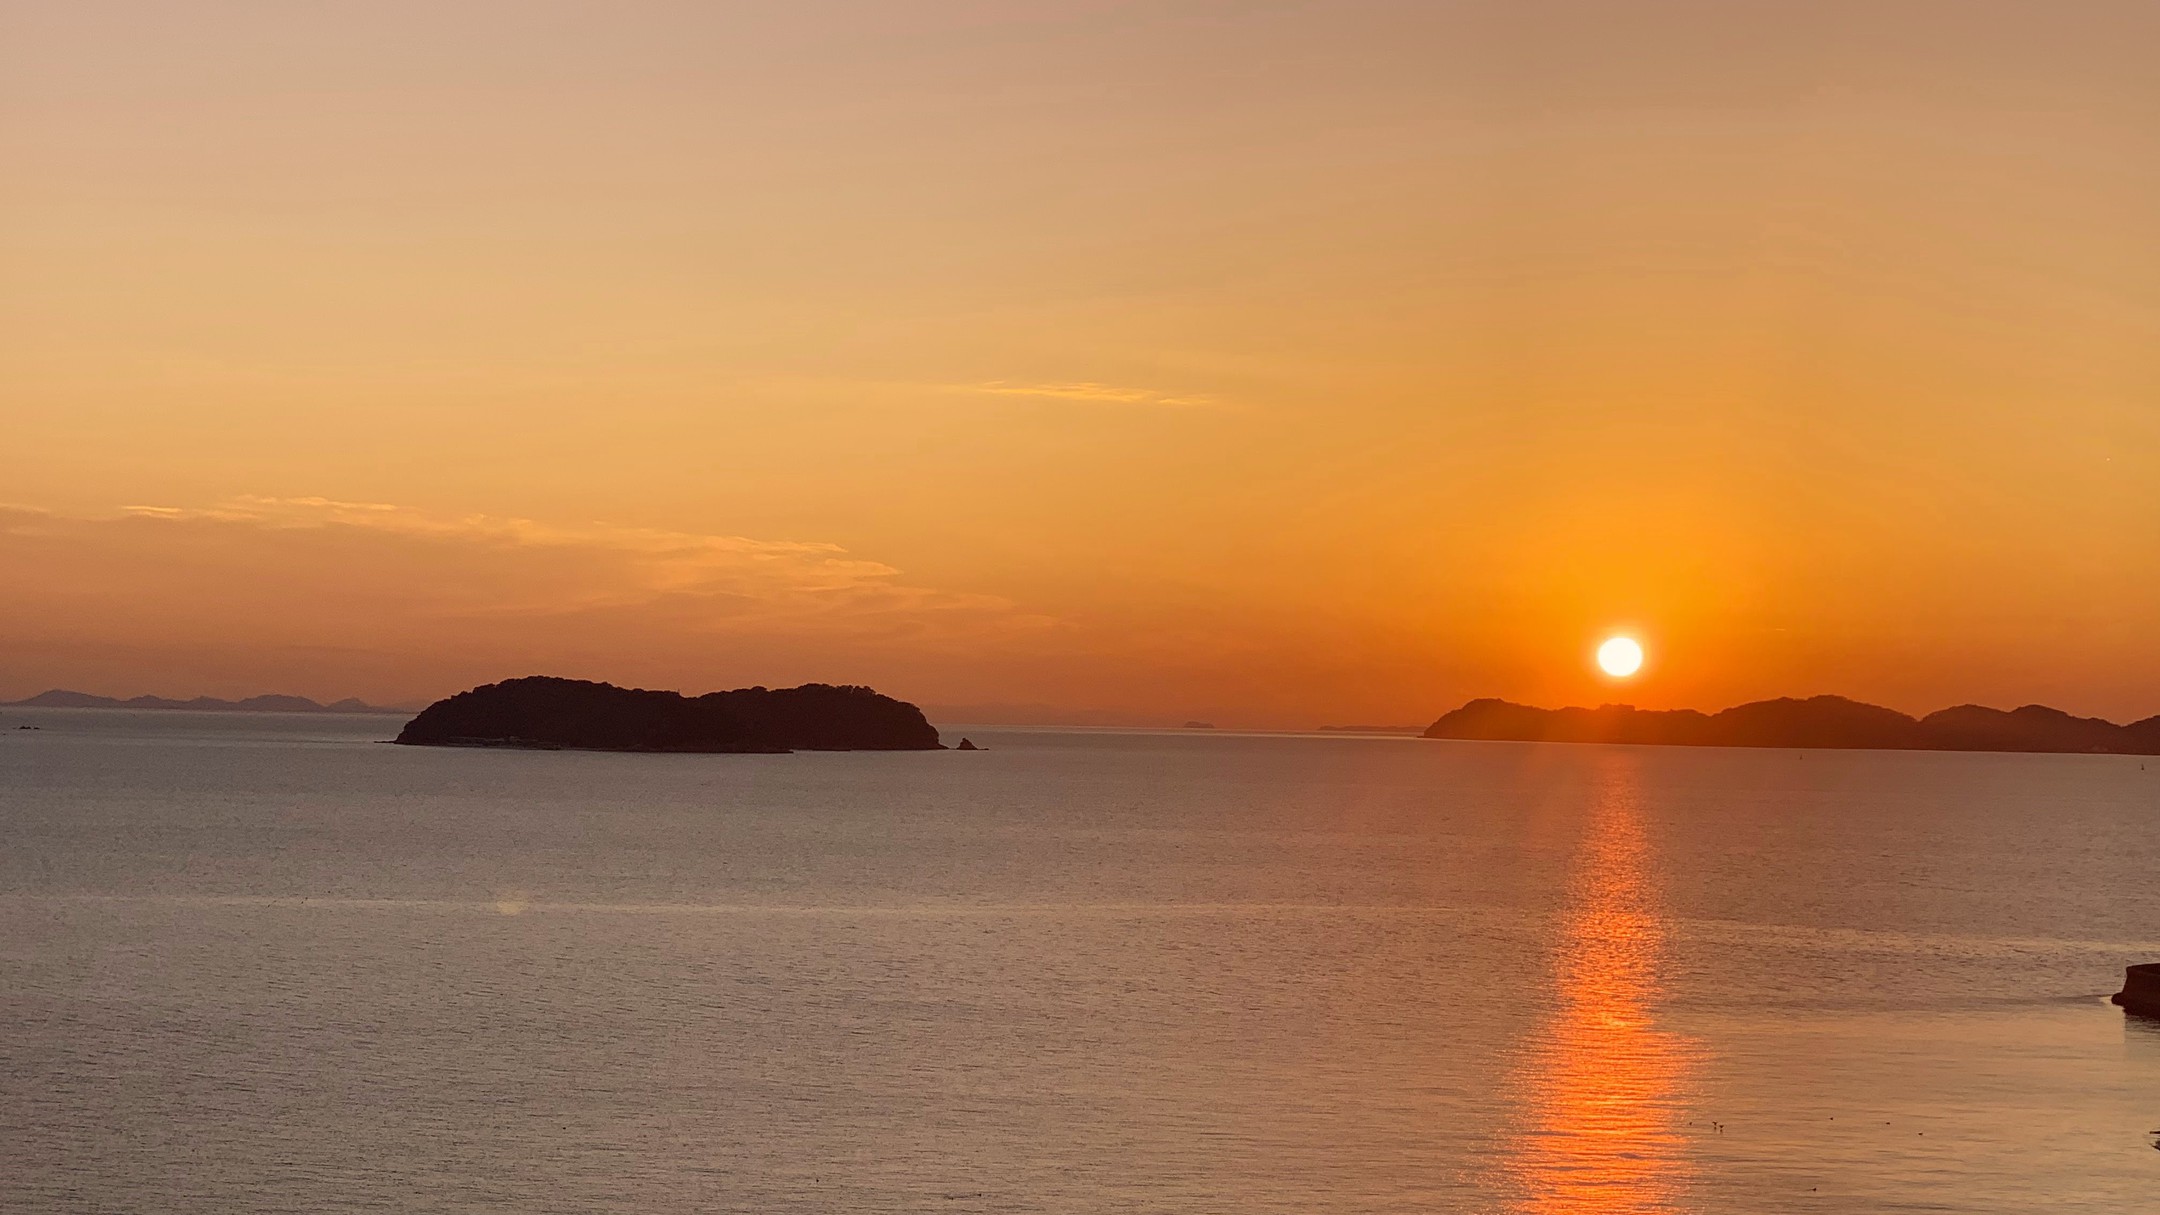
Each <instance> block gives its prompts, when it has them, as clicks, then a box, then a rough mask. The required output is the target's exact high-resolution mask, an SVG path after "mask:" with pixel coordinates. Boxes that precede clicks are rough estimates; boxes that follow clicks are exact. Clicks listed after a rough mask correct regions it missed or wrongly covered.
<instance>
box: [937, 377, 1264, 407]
mask: <svg viewBox="0 0 2160 1215" xmlns="http://www.w3.org/2000/svg"><path fill="white" fill-rule="evenodd" d="M953 387H954V388H956V389H957V390H959V391H962V392H974V393H981V394H983V395H986V396H996V397H1032V398H1035V399H1038V400H1048V401H1082V402H1088V403H1092V404H1098V405H1147V406H1157V407H1161V408H1165V409H1217V408H1221V406H1222V401H1221V400H1220V399H1219V398H1216V397H1212V396H1207V395H1205V394H1200V393H1171V392H1162V391H1158V390H1156V389H1153V388H1132V387H1126V386H1123V385H1118V384H1098V383H1096V382H1094V381H1092V380H1076V381H1071V382H1065V383H1049V384H1023V383H1015V382H1013V381H1011V380H987V381H984V382H983V383H980V384H956V385H953Z"/></svg>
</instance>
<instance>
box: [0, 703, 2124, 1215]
mask: <svg viewBox="0 0 2160 1215" xmlns="http://www.w3.org/2000/svg"><path fill="white" fill-rule="evenodd" d="M20 724H36V725H39V726H41V727H42V728H41V729H39V730H35V731H16V730H14V729H13V727H14V726H16V725H20ZM397 724H398V723H397V722H396V721H395V720H392V719H383V718H339V717H298V716H288V717H277V716H269V715H246V714H183V713H125V712H112V711H106V712H93V711H81V712H67V711H45V712H38V713H30V712H24V711H9V712H7V713H6V714H5V715H4V716H0V1145H4V1147H5V1155H6V1157H7V1167H6V1168H4V1169H0V1209H4V1210H7V1211H10V1212H14V1211H30V1212H42V1211H68V1212H73V1211H109V1210H158V1211H181V1212H197V1211H199V1212H271V1211H280V1212H282V1211H293V1210H310V1211H343V1210H355V1211H357V1210H433V1211H505V1212H508V1211H519V1212H526V1211H548V1212H553V1211H565V1212H568V1211H639V1212H663V1213H664V1212H689V1211H723V1210H756V1211H775V1212H811V1211H872V1212H876V1211H897V1212H915V1211H940V1212H967V1211H1040V1212H1072V1213H1079V1212H1103V1211H1187V1210H1206V1211H1221V1210H1241V1211H1263V1212H1352V1211H1355V1212H1371V1211H1443V1212H1451V1211H1464V1212H1483V1211H1493V1212H1541V1211H1552V1212H1560V1211H1567V1212H1591V1213H1596V1212H1651V1211H1674V1212H1733V1211H1747V1212H1786V1211H1839V1212H1849V1211H1871V1212H1873V1211H1956V1212H2029V1211H2036V1210H2042V1209H2046V1210H2057V1211H2061V1210H2071V1211H2074V1210H2091V1211H2110V1212H2121V1211H2130V1210H2137V1209H2142V1208H2143V1207H2145V1206H2147V1205H2149V1204H2151V1203H2152V1202H2153V1196H2154V1195H2155V1194H2160V1152H2156V1151H2154V1150H2153V1136H2152V1132H2154V1130H2155V1129H2156V1128H2160V1032H2156V1031H2155V1030H2154V1029H2152V1028H2148V1027H2146V1026H2143V1025H2141V1024H2139V1023H2136V1022H2129V1021H2126V1019H2125V1018H2124V1017H2123V1015H2122V1014H2121V1013H2120V1011H2119V1010H2117V1009H2115V1008H2113V1007H2112V1006H2110V1005H2108V1004H2106V1003H2105V1002H2104V1000H2103V999H2102V997H2103V995H2104V994H2105V993H2106V992H2109V991H2112V990H2114V988H2115V987H2116V986H2118V985H2119V980H2120V976H2121V968H2122V967H2123V966H2124V965H2125V964H2127V963H2129V962H2132V961H2139V960H2147V959H2160V889H2156V887H2155V884H2154V883H2153V881H2152V875H2153V874H2154V873H2155V872H2156V871H2160V869H2156V867H2160V830H2156V828H2160V771H2147V770H2145V769H2144V768H2143V767H2142V766H2141V761H2139V760H2137V759H2135V758H2114V757H2105V756H2004V755H1943V754H1927V753H1850V754H1840V753H1830V752H1808V753H1801V752H1790V751H1737V750H1736V751H1700V750H1684V749H1654V748H1627V747H1571V746H1543V745H1518V744H1493V743H1435V742H1426V741H1423V740H1415V739H1402V738H1361V737H1341V736H1328V737H1253V736H1241V735H1234V734H1224V733H1199V732H1194V733H1191V734H1139V733H1136V734H1115V733H1100V732H1089V733H1051V732H1022V731H996V730H975V729H971V730H969V731H968V732H969V734H970V735H971V736H972V737H974V738H975V739H976V741H978V742H981V743H984V744H986V745H987V746H988V747H989V748H990V749H989V750H988V751H984V752H980V753H974V754H959V753H941V754H841V755H795V756H638V755H592V754H576V753H559V752H547V753H518V752H489V751H442V750H422V749H412V748H400V747H389V746H380V745H375V742H374V740H377V739H380V738H383V737H386V736H387V735H388V734H390V733H392V732H394V731H395V728H396V726H397ZM2146 762H2149V761H2146Z"/></svg>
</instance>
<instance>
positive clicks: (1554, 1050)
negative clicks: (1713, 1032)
mask: <svg viewBox="0 0 2160 1215" xmlns="http://www.w3.org/2000/svg"><path fill="white" fill-rule="evenodd" d="M1599 762H1600V763H1601V764H1603V765H1604V766H1603V767H1602V768H1601V769H1600V771H1599V773H1598V777H1597V785H1596V789H1595V793H1594V796H1593V799H1592V806H1591V809H1590V815H1591V817H1590V820H1589V822H1588V823H1587V824H1586V826H1585V830H1584V835H1583V840H1582V843H1581V845H1580V846H1579V849H1578V851H1577V854H1576V860H1575V866H1574V873H1573V878H1572V881H1571V890H1570V894H1569V905H1568V908H1567V911H1566V914H1565V918H1564V920H1563V921H1562V925H1561V931H1560V940H1559V946H1558V949H1557V951H1556V954H1555V957H1554V959H1553V985H1554V990H1553V998H1554V1004H1553V1006H1552V1010H1551V1012H1550V1013H1549V1015H1548V1016H1547V1018H1546V1021H1545V1023H1544V1024H1543V1025H1542V1026H1541V1027H1540V1028H1539V1030H1538V1032H1537V1034H1536V1035H1535V1036H1534V1038H1533V1039H1532V1041H1531V1043H1530V1045H1529V1047H1528V1049H1527V1050H1526V1052H1525V1055H1524V1058H1523V1060H1522V1063H1521V1064H1520V1066H1519V1068H1518V1071H1517V1074H1516V1079H1515V1085H1516V1091H1517V1092H1518V1093H1519V1094H1520V1096H1521V1101H1522V1112H1521V1119H1522V1120H1521V1123H1520V1130H1519V1131H1518V1134H1517V1136H1516V1138H1515V1140H1514V1142H1513V1143H1512V1144H1511V1145H1510V1151H1509V1157H1508V1165H1507V1172H1508V1182H1509V1189H1510V1191H1511V1192H1512V1194H1513V1196H1514V1201H1513V1203H1512V1204H1511V1205H1510V1208H1509V1209H1510V1210H1514V1211H1519V1212H1570V1213H1573V1215H1626V1213H1633V1212H1653V1211H1671V1210H1674V1209H1676V1208H1677V1207H1678V1206H1679V1205H1680V1204H1681V1201H1682V1199H1683V1196H1684V1194H1685V1190H1686V1187H1687V1183H1688V1180H1689V1172H1690V1168H1689V1161H1688V1156H1687V1135H1686V1133H1685V1132H1684V1130H1683V1129H1682V1123H1683V1122H1684V1120H1685V1115H1684V1105H1683V1098H1682V1089H1683V1087H1684V1085H1685V1084H1686V1081H1687V1077H1688V1075H1689V1073H1690V1071H1691V1070H1692V1067H1693V1063H1694V1053H1695V1048H1694V1044H1693V1043H1692V1042H1691V1041H1690V1040H1689V1039H1687V1038H1685V1037H1683V1036H1680V1035H1677V1034H1675V1033H1672V1032H1671V1031H1669V1030H1665V1029H1661V1028H1659V1026H1658V1024H1657V1018H1656V1012H1655V1008H1656V1004H1657V998H1658V995H1659V984H1660V977H1659V966H1660V963H1661V961H1662V955H1663V952H1664V945H1665V940H1664V923H1663V920H1662V918H1661V912H1660V908H1659V906H1658V890H1657V883H1656V874H1655V872H1654V870H1653V868H1652V860H1651V857H1650V855H1649V851H1648V847H1647V845H1646V843H1645V841H1644V837H1643V815H1642V806H1641V801H1640V794H1639V792H1638V784H1637V781H1636V779H1635V771H1634V767H1633V761H1632V760H1631V759H1630V758H1629V757H1627V756H1624V755H1612V756H1605V757H1600V761H1599Z"/></svg>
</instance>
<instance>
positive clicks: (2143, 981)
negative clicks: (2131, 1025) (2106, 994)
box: [2111, 962, 2160, 1017]
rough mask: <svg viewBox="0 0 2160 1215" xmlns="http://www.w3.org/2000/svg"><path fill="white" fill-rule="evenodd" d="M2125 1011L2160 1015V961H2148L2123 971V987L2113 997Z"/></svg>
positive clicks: (2147, 1015)
mask: <svg viewBox="0 0 2160 1215" xmlns="http://www.w3.org/2000/svg"><path fill="white" fill-rule="evenodd" d="M2111 998H2112V999H2113V1000H2114V1001H2115V1002H2116V1003H2117V1004H2120V1005H2122V1006H2123V1011H2125V1012H2133V1013H2136V1014H2138V1015H2139V1016H2141V1017H2160V962H2147V963H2145V964H2144V965H2142V966H2131V967H2128V968H2126V969H2125V970H2124V971H2123V989H2122V990H2121V991H2118V992H2116V993H2115V994H2114V996H2112V997H2111Z"/></svg>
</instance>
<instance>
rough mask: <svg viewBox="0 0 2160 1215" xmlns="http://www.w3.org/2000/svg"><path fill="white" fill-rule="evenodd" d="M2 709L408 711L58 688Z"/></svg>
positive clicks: (302, 700)
mask: <svg viewBox="0 0 2160 1215" xmlns="http://www.w3.org/2000/svg"><path fill="white" fill-rule="evenodd" d="M0 708H17V709H191V710H199V711H211V712H217V711H223V712H241V713H404V712H407V710H405V709H399V708H394V707H385V706H382V705H371V704H369V703H367V702H366V701H364V700H360V699H357V698H355V697H351V696H348V697H346V698H345V699H343V700H339V701H333V702H332V703H330V704H318V703H316V702H315V701H312V700H309V699H308V698H307V697H305V696H276V695H272V696H250V697H248V698H247V699H245V700H219V699H218V698H217V697H215V696H197V697H195V698H194V699H193V700H171V699H168V698H166V697H163V696H132V697H129V698H128V699H126V700H122V699H120V698H119V697H117V696H94V695H92V694H91V693H88V692H70V691H68V690H67V689H65V688H54V689H53V690H52V691H50V692H40V693H38V694H37V695H35V696H32V697H30V698H29V699H28V700H12V701H0Z"/></svg>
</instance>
